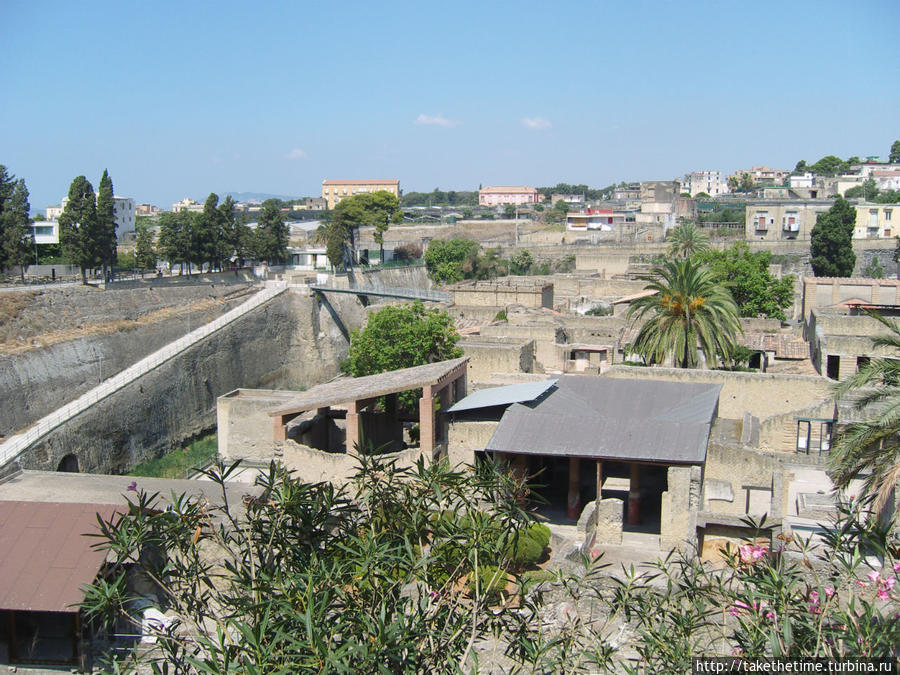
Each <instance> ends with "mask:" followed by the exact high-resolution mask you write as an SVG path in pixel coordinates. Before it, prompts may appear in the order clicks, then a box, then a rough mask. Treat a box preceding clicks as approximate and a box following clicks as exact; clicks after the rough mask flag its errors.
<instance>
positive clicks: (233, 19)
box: [0, 0, 900, 211]
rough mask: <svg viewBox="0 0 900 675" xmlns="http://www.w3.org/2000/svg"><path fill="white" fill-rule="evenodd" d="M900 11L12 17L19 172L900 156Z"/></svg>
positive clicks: (261, 7)
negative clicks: (894, 151) (898, 145)
mask: <svg viewBox="0 0 900 675" xmlns="http://www.w3.org/2000/svg"><path fill="white" fill-rule="evenodd" d="M898 26H900V2H897V0H882V1H878V0H872V1H866V0H861V1H860V2H858V3H850V2H846V1H843V2H831V1H830V0H824V1H823V0H816V1H814V2H807V1H805V0H803V1H799V0H792V1H791V2H781V1H779V2H731V1H728V0H718V1H715V2H639V1H631V0H628V1H624V0H619V1H617V2H599V1H598V2H580V3H578V2H570V3H547V2H540V3H533V2H516V3H505V2H491V1H488V2H485V1H481V2H466V1H457V2H432V1H431V0H418V1H416V2H408V3H406V2H402V3H401V2H386V3H376V2H360V3H356V2H338V3H328V2H313V1H299V0H298V1H296V2H290V1H287V0H285V1H283V2H266V1H255V2H239V3H238V2H225V1H219V2H194V1H193V0H181V1H180V2H168V1H166V0H154V1H153V2H136V1H134V2H133V1H130V0H126V1H125V2H121V1H120V2H93V1H91V0H87V1H85V2H72V1H70V0H66V1H64V2H49V1H48V2H44V1H41V0H0V164H4V165H6V166H7V167H8V168H9V170H10V171H11V172H12V173H14V174H16V175H17V176H19V177H22V178H25V180H26V183H27V185H28V187H29V189H30V191H31V203H32V211H36V210H39V209H42V208H43V207H44V206H46V205H48V204H53V203H58V201H59V199H60V198H61V197H62V196H64V195H65V194H66V192H67V190H68V186H69V183H70V182H71V180H72V178H74V177H75V176H77V175H79V174H84V175H86V176H87V177H88V178H89V179H90V180H91V181H92V182H93V183H94V185H95V186H96V184H97V182H98V181H99V178H100V174H101V172H102V171H103V169H104V167H106V168H108V169H109V172H110V175H111V176H112V178H113V181H114V184H115V188H116V193H117V194H121V195H125V196H130V197H133V198H134V199H135V200H137V201H138V202H152V203H155V204H158V205H160V206H162V207H166V208H168V207H169V205H171V203H172V202H173V201H177V200H179V199H181V198H182V197H185V196H190V197H193V198H195V199H200V200H202V199H203V198H204V197H205V196H206V195H207V194H208V193H209V192H210V191H216V192H220V193H221V192H225V191H228V190H233V191H255V192H268V193H274V194H285V195H296V196H308V195H318V194H319V192H320V186H321V181H322V180H323V179H325V178H399V179H400V182H401V187H402V188H403V189H404V190H405V191H412V190H422V191H429V190H432V189H434V188H435V187H440V188H441V189H444V190H446V189H459V190H462V189H477V187H478V185H479V183H483V184H485V185H489V184H530V185H555V184H556V183H557V182H560V181H563V182H571V183H587V184H589V185H591V186H595V187H600V186H603V185H607V184H609V183H611V182H613V181H620V180H654V179H656V180H661V179H671V178H674V177H675V176H677V175H680V174H683V173H685V172H687V171H693V170H701V169H718V170H723V171H728V172H730V171H733V170H734V169H737V168H744V167H749V166H750V165H754V164H768V165H770V166H775V167H779V168H793V166H794V164H795V163H796V162H797V160H799V159H806V160H807V161H810V162H813V161H815V160H817V159H819V158H820V157H822V156H823V155H826V154H836V155H839V156H841V157H844V158H846V157H849V156H851V155H860V156H865V155H871V154H878V155H881V156H882V158H886V157H887V154H888V149H889V147H890V144H891V142H893V141H894V140H896V139H898V138H900V47H898V45H900V41H898V39H897V28H898Z"/></svg>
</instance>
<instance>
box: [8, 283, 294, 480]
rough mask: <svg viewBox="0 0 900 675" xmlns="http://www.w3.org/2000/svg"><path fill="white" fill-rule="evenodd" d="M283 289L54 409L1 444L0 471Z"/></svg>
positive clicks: (269, 290) (263, 294)
mask: <svg viewBox="0 0 900 675" xmlns="http://www.w3.org/2000/svg"><path fill="white" fill-rule="evenodd" d="M286 289H287V284H284V283H279V284H274V283H272V282H267V283H266V288H265V289H264V290H261V291H259V292H258V293H256V294H255V295H254V296H253V297H252V298H250V299H249V300H247V301H246V302H244V303H242V304H241V305H238V306H237V307H235V308H234V309H232V310H229V311H228V312H226V313H225V314H223V315H222V316H220V317H219V318H217V319H214V320H212V321H210V322H209V323H207V324H204V325H202V326H200V327H199V328H197V329H196V330H193V331H191V332H190V333H188V334H187V335H184V336H182V337H180V338H178V339H177V340H175V341H174V342H170V343H169V344H167V345H166V346H165V347H163V348H162V349H159V350H157V351H155V352H153V353H152V354H150V355H149V356H146V357H144V358H143V359H141V360H140V361H138V362H137V363H135V364H134V365H132V366H129V367H128V368H125V369H124V370H122V371H120V372H119V373H117V374H116V375H114V376H113V377H111V378H109V379H108V380H106V381H104V382H102V383H100V384H98V385H97V386H96V387H94V388H93V389H91V390H90V391H88V392H86V393H85V394H82V395H81V396H79V397H78V398H76V399H75V400H74V401H71V402H69V403H67V404H66V405H64V406H62V407H61V408H58V409H57V410H55V411H54V412H52V413H50V414H49V415H47V416H46V417H42V418H41V419H40V420H38V421H37V422H36V423H35V424H33V425H32V426H30V427H29V428H28V429H26V430H25V431H23V432H22V433H19V434H15V435H14V436H10V437H9V438H8V439H6V440H5V441H4V442H3V443H0V467H3V466H5V465H6V464H7V463H9V462H11V461H12V460H14V459H15V458H16V457H18V456H19V455H20V454H21V453H22V452H24V451H25V450H27V449H28V448H29V447H31V445H33V444H34V443H36V442H37V441H38V440H40V439H41V438H43V437H44V436H46V435H47V434H48V433H50V432H51V431H53V430H54V429H56V428H57V427H58V426H60V425H62V424H64V423H65V422H67V421H68V420H70V419H72V418H73V417H75V416H76V415H78V414H80V413H82V412H84V411H85V410H87V409H88V408H90V407H91V406H92V405H94V404H95V403H97V402H98V401H102V400H103V399H105V398H107V397H108V396H110V395H111V394H113V393H115V392H117V391H118V390H119V389H121V388H122V387H124V386H126V385H127V384H130V383H131V382H133V381H134V380H136V379H137V378H139V377H141V376H142V375H145V374H147V373H148V372H150V371H151V370H153V369H155V368H158V367H159V366H161V365H162V364H163V363H165V362H166V361H168V360H169V359H171V358H172V357H174V356H177V355H178V354H180V353H181V352H183V351H184V350H186V349H187V348H188V347H191V346H193V345H194V344H196V343H197V342H199V341H200V340H202V339H204V338H206V337H208V336H209V335H211V334H212V333H215V332H216V331H218V330H221V329H222V328H224V327H225V326H227V325H228V324H230V323H232V322H233V321H235V320H236V319H239V318H240V317H242V316H243V315H244V314H246V313H247V312H250V311H252V310H254V309H256V308H257V307H259V306H260V305H262V304H265V303H266V302H268V301H269V300H271V299H272V298H274V297H275V296H276V295H279V294H281V293H283V292H284V291H285V290H286Z"/></svg>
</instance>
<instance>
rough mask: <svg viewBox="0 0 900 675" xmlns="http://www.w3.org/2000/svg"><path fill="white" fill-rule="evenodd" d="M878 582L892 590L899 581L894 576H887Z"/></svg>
mask: <svg viewBox="0 0 900 675" xmlns="http://www.w3.org/2000/svg"><path fill="white" fill-rule="evenodd" d="M878 583H880V584H881V585H882V586H883V587H884V588H886V589H887V590H889V591H892V590H894V584H896V583H897V580H896V579H895V578H894V577H887V578H886V579H881V580H880V581H879V582H878Z"/></svg>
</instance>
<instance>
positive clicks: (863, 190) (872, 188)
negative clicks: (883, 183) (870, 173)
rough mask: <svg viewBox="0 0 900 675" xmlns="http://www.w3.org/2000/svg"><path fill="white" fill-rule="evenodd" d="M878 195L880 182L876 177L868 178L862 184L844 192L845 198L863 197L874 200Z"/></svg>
mask: <svg viewBox="0 0 900 675" xmlns="http://www.w3.org/2000/svg"><path fill="white" fill-rule="evenodd" d="M877 196H878V184H877V183H876V182H875V179H874V178H867V179H866V180H864V181H863V182H862V185H854V186H853V187H852V188H848V189H847V190H846V191H845V192H844V198H845V199H855V198H858V197H862V198H863V199H864V200H866V201H873V200H874V199H875V198H876V197H877Z"/></svg>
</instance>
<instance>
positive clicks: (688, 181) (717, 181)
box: [681, 171, 728, 197]
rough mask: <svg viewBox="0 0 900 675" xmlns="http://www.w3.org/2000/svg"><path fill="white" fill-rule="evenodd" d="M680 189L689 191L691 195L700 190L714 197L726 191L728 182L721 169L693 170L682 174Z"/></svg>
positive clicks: (694, 195)
mask: <svg viewBox="0 0 900 675" xmlns="http://www.w3.org/2000/svg"><path fill="white" fill-rule="evenodd" d="M681 191H682V192H688V193H690V195H691V197H696V196H697V195H698V194H700V193H701V192H705V193H706V194H708V195H709V196H710V197H716V196H718V195H724V194H726V193H727V192H728V183H727V182H726V181H725V179H724V177H723V176H722V172H721V171H694V172H693V173H686V174H684V180H683V181H682V182H681Z"/></svg>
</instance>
